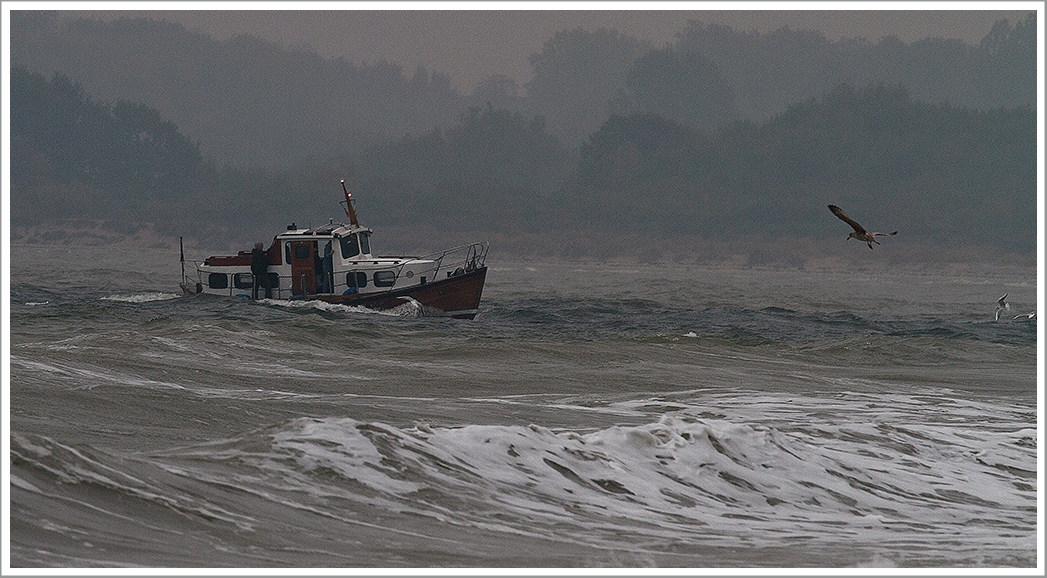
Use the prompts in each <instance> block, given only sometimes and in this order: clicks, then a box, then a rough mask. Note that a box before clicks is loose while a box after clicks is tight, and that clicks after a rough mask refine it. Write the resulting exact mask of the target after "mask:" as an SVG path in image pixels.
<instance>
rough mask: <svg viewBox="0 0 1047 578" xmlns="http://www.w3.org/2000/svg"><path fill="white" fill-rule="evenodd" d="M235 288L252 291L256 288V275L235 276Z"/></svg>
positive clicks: (242, 274)
mask: <svg viewBox="0 0 1047 578" xmlns="http://www.w3.org/2000/svg"><path fill="white" fill-rule="evenodd" d="M233 287H236V288H237V289H250V288H252V287H254V275H252V274H250V273H235V274H233Z"/></svg>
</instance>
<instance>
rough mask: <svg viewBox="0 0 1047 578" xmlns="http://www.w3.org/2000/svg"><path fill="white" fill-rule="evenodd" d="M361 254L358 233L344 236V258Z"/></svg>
mask: <svg viewBox="0 0 1047 578" xmlns="http://www.w3.org/2000/svg"><path fill="white" fill-rule="evenodd" d="M359 254H360V248H359V247H358V246H357V245H356V233H353V234H352V235H349V236H348V237H342V258H343V259H348V258H349V257H355V256H357V255H359Z"/></svg>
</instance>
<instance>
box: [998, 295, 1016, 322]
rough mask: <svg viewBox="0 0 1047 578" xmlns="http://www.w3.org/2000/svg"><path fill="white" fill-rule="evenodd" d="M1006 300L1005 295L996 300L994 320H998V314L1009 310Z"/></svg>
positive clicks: (1009, 306) (1009, 305)
mask: <svg viewBox="0 0 1047 578" xmlns="http://www.w3.org/2000/svg"><path fill="white" fill-rule="evenodd" d="M1006 299H1007V294H1006V293H1004V294H1003V297H1000V298H999V299H997V300H996V320H997V321H999V320H1000V313H1003V312H1004V311H1009V310H1010V309H1011V304H1010V303H1008V302H1007V301H1006ZM1015 319H1017V318H1015Z"/></svg>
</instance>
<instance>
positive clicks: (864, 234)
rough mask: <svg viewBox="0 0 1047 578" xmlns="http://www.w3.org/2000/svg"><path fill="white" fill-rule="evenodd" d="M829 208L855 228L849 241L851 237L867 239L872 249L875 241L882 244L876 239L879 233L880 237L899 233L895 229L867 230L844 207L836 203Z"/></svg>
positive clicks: (849, 236) (849, 238)
mask: <svg viewBox="0 0 1047 578" xmlns="http://www.w3.org/2000/svg"><path fill="white" fill-rule="evenodd" d="M829 210H830V211H832V212H833V214H834V215H836V216H837V217H839V218H840V220H841V221H843V222H844V223H847V224H848V225H850V226H851V227H852V228H854V232H853V233H851V234H850V235H847V240H848V241H850V240H851V239H858V240H859V241H865V242H866V243H867V244H868V245H869V248H870V249H872V248H873V243H876V244H877V245H879V244H880V242H879V241H877V240H876V237H877V235H879V236H880V237H890V236H891V235H897V234H898V231H895V232H893V233H875V232H870V231H866V230H865V227H863V226H861V225H859V224H858V221H855V220H854V219H852V218H850V217H848V216H847V213H844V212H843V209H841V208H840V207H837V206H836V205H829Z"/></svg>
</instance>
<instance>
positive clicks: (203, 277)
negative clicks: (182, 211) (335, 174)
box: [182, 180, 489, 319]
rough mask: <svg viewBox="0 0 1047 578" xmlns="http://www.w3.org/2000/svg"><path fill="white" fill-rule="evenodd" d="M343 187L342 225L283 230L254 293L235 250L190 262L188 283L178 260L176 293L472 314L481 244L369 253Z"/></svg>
mask: <svg viewBox="0 0 1047 578" xmlns="http://www.w3.org/2000/svg"><path fill="white" fill-rule="evenodd" d="M342 190H343V192H344V194H345V201H344V203H345V206H346V216H347V217H349V224H344V223H335V222H334V221H333V219H332V220H331V222H330V223H328V224H326V225H323V226H320V227H311V228H307V229H300V228H298V227H297V226H296V225H294V224H292V225H289V226H288V227H287V230H286V231H284V232H282V233H279V234H277V235H276V236H275V237H274V239H273V242H272V244H271V245H270V246H269V248H268V249H267V250H265V261H266V265H267V269H268V270H267V272H266V273H265V275H264V276H259V279H257V282H258V283H257V284H258V288H257V289H256V287H255V285H256V279H255V275H254V274H253V273H252V267H251V263H252V254H251V252H250V251H240V252H239V253H238V254H236V255H231V256H212V257H208V258H207V259H205V260H203V261H202V262H192V265H195V269H196V279H195V281H192V282H191V281H190V280H189V278H188V277H187V276H186V274H185V260H184V257H183V273H182V275H183V279H182V291H183V293H184V294H186V295H195V294H210V295H224V296H239V297H248V298H251V297H256V298H263V297H264V298H269V299H299V300H318V301H324V302H327V303H339V304H345V305H359V306H363V307H367V308H369V309H376V310H386V309H392V308H395V307H398V306H404V305H408V306H410V305H414V306H416V307H420V308H421V314H423V315H438V316H450V317H455V318H464V319H472V318H473V317H475V316H476V313H477V310H478V308H479V305H480V296H481V294H482V292H483V285H484V281H485V279H486V275H487V267H486V266H485V264H484V262H485V260H486V257H487V250H488V247H489V245H488V244H487V243H486V242H480V243H471V244H468V245H461V246H458V247H454V248H451V249H446V250H443V251H438V252H436V253H432V254H429V255H425V256H421V257H406V256H376V255H374V254H373V253H372V249H371V235H372V234H373V232H374V231H373V230H372V229H370V228H368V227H363V226H361V225H360V224H359V222H358V220H357V216H356V209H355V207H354V199H353V198H352V194H351V193H350V192H349V191H348V190H347V189H346V188H345V181H344V180H343V181H342Z"/></svg>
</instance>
